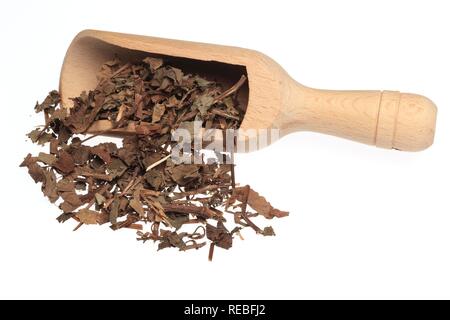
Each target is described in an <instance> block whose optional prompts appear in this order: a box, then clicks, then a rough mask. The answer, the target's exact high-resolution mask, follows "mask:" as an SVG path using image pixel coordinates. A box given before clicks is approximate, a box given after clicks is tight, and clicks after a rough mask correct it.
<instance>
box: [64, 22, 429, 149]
mask: <svg viewBox="0 0 450 320" xmlns="http://www.w3.org/2000/svg"><path fill="white" fill-rule="evenodd" d="M114 54H117V55H118V56H119V57H120V58H121V59H122V60H125V61H127V60H128V61H131V60H136V59H139V58H143V57H145V56H148V55H149V54H152V55H156V56H162V57H165V58H168V59H173V61H174V63H175V64H177V63H178V64H180V65H183V66H186V67H191V68H194V70H195V69H196V68H198V69H199V70H206V71H208V70H209V71H210V72H216V73H217V75H218V76H219V77H223V78H224V79H225V80H228V81H229V82H230V83H231V82H232V80H234V79H235V78H236V76H237V75H240V74H241V73H242V72H245V73H246V75H247V77H248V88H246V90H248V91H247V92H245V94H246V97H245V98H244V99H245V102H246V103H247V111H246V114H245V118H244V120H243V122H242V125H241V128H242V129H250V128H251V129H265V128H278V129H280V133H281V136H283V135H286V134H288V133H290V132H294V131H301V130H308V131H316V132H321V133H326V134H331V135H334V136H338V137H343V138H347V139H351V140H355V141H359V142H363V143H366V144H370V145H376V146H377V147H382V148H388V149H391V148H394V149H398V150H405V151H418V150H422V149H425V148H427V147H428V146H430V145H431V144H432V143H433V138H434V131H435V122H436V111H437V110H436V107H435V105H434V103H433V102H432V101H431V100H429V99H428V98H426V97H424V96H421V95H417V94H411V93H400V92H397V91H332V90H320V89H313V88H308V87H306V86H303V85H301V84H299V83H298V82H296V81H295V80H293V79H292V78H291V77H290V76H289V75H288V74H287V73H286V71H284V70H283V69H282V68H281V67H280V66H279V65H278V64H277V63H276V62H275V61H273V60H272V59H270V58H269V57H267V56H266V55H264V54H262V53H260V52H257V51H253V50H249V49H242V48H236V47H228V46H220V45H213V44H205V43H195V42H187V41H179V40H169V39H162V38H154V37H146V36H138V35H130V34H121V33H112V32H104V31H95V30H85V31H82V32H81V33H79V34H78V35H77V36H76V37H75V39H74V40H73V41H72V44H71V45H70V47H69V49H68V51H67V54H66V57H65V60H64V64H63V67H62V71H61V78H60V92H61V96H62V102H63V106H64V107H68V108H70V107H71V106H72V104H71V100H70V99H69V98H70V97H76V96H78V95H79V94H80V92H82V91H83V90H89V89H94V88H95V86H96V84H97V79H96V73H97V72H98V70H99V68H100V66H101V65H102V64H103V63H104V62H105V61H108V60H110V59H111V58H112V57H113V55H114ZM111 126H112V124H111V123H109V122H108V121H104V120H102V121H99V122H96V123H94V124H93V125H92V126H91V128H90V129H89V132H99V131H102V130H105V129H107V128H111ZM116 131H117V133H119V134H126V133H130V132H133V126H132V125H131V126H129V127H128V128H124V129H116Z"/></svg>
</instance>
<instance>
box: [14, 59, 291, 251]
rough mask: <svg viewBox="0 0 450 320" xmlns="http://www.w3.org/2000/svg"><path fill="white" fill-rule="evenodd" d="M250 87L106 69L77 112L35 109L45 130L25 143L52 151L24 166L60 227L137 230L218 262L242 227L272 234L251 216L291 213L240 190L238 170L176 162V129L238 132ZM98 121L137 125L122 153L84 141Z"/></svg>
mask: <svg viewBox="0 0 450 320" xmlns="http://www.w3.org/2000/svg"><path fill="white" fill-rule="evenodd" d="M245 81H246V77H245V75H242V77H241V78H240V80H239V81H238V82H237V83H235V84H234V85H233V86H232V87H229V88H224V87H223V85H221V84H220V83H217V82H213V81H208V80H206V79H203V78H201V77H200V76H198V75H193V74H186V73H184V72H183V70H180V69H178V68H175V67H172V66H169V65H165V64H164V61H163V60H162V59H158V58H153V57H148V58H146V59H144V60H142V61H141V62H138V63H134V64H133V63H121V62H120V61H119V60H118V59H114V60H112V61H108V62H106V63H105V64H104V65H103V66H102V68H101V70H100V72H99V74H98V85H97V87H96V88H95V90H93V91H89V92H82V93H81V94H80V96H78V97H75V98H73V99H72V101H73V107H72V108H71V109H65V108H62V107H61V106H60V102H61V99H60V96H59V94H58V92H57V91H52V92H50V93H49V95H48V96H47V97H46V98H45V99H44V101H43V102H42V103H37V104H36V106H35V111H36V112H42V113H44V115H45V124H44V126H43V127H42V128H38V129H35V130H32V131H31V132H30V133H28V134H27V136H28V137H29V138H30V139H31V141H32V142H34V143H37V144H39V145H48V146H49V151H48V152H40V153H39V154H38V155H37V156H32V155H31V154H29V155H27V156H26V157H25V159H24V160H23V162H22V164H21V166H23V167H26V168H27V169H28V172H29V174H30V176H31V177H32V178H33V180H34V181H35V182H36V183H38V182H39V183H41V188H42V192H43V194H44V196H46V197H47V198H48V199H49V200H50V201H51V202H52V203H56V204H57V205H58V206H59V208H60V209H61V211H62V213H61V215H60V216H59V217H58V218H57V219H58V221H59V222H65V221H67V220H70V219H72V220H75V221H76V222H77V223H78V224H77V226H76V227H75V230H77V229H78V228H80V227H81V226H82V225H103V224H109V226H110V228H111V229H113V230H118V229H122V228H130V229H135V230H137V239H138V240H140V241H143V242H146V241H147V240H152V241H155V242H158V250H161V249H165V248H178V249H179V250H181V251H186V250H190V249H199V248H201V247H203V246H205V245H206V243H207V242H209V244H210V245H209V248H210V249H209V259H212V255H213V252H214V247H215V246H217V247H220V248H224V249H229V248H231V247H232V245H233V238H234V237H235V236H236V235H237V236H239V237H241V234H240V230H241V229H242V228H246V227H249V228H252V229H254V230H255V232H256V233H258V234H261V235H264V236H272V235H275V232H274V230H273V229H272V227H270V226H266V227H264V228H263V229H261V228H260V227H258V226H257V225H256V224H255V223H254V222H253V221H252V218H253V217H255V216H262V217H264V218H267V219H272V218H273V217H277V218H280V217H284V216H286V215H288V213H287V212H285V211H280V210H278V209H275V208H274V207H272V205H271V204H270V203H269V202H268V201H267V200H266V199H265V198H264V197H262V196H260V195H259V194H258V193H257V192H256V191H254V190H253V189H251V188H250V187H249V186H243V187H236V183H235V181H234V168H233V166H234V164H230V163H220V162H212V163H210V162H209V161H208V162H206V161H205V160H203V158H201V162H200V163H194V164H192V163H189V164H185V163H177V162H176V161H174V159H172V158H171V149H172V147H173V146H174V144H175V142H174V141H172V139H171V134H172V132H173V131H174V130H175V129H177V128H185V129H187V130H188V131H189V132H192V131H193V128H194V121H200V122H201V124H202V126H203V127H204V128H206V129H220V130H225V129H237V128H238V127H239V125H240V123H241V121H242V119H243V116H244V110H245V106H241V105H240V104H239V102H238V100H237V99H236V97H237V93H238V91H239V89H240V87H241V86H242V85H243V84H244V83H245ZM99 120H104V121H108V122H109V123H110V124H111V125H110V129H111V130H112V129H115V128H121V127H127V126H130V125H133V126H134V128H135V131H136V134H133V135H127V136H125V137H123V138H122V146H117V145H116V144H115V143H113V142H108V143H100V144H97V145H95V146H92V145H89V144H88V143H87V141H88V140H89V139H91V138H92V137H93V136H90V137H88V138H84V137H83V136H82V135H83V134H85V133H86V131H87V130H88V129H89V128H90V126H92V124H93V123H94V122H96V121H99ZM102 133H108V132H107V130H105V131H104V132H100V134H102ZM83 138H84V140H82V139H83ZM225 156H226V155H225ZM229 156H230V155H228V157H229ZM231 156H232V155H231ZM227 219H228V220H229V221H228V220H227ZM227 221H228V222H227ZM230 223H234V224H235V226H234V228H233V229H231V230H229V229H228V228H227V227H226V226H225V224H228V225H230ZM189 230H190V231H189ZM241 238H242V237H241Z"/></svg>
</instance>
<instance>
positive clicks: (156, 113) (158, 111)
mask: <svg viewBox="0 0 450 320" xmlns="http://www.w3.org/2000/svg"><path fill="white" fill-rule="evenodd" d="M165 111H166V107H165V106H164V105H163V104H159V103H157V104H156V105H155V107H154V108H153V114H152V122H153V123H155V122H158V121H160V120H161V117H162V116H163V114H164V112H165Z"/></svg>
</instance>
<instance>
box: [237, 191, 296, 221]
mask: <svg viewBox="0 0 450 320" xmlns="http://www.w3.org/2000/svg"><path fill="white" fill-rule="evenodd" d="M244 188H245V187H240V188H236V189H235V192H236V194H239V193H240V192H243V190H244ZM247 204H248V205H249V206H250V207H252V208H253V209H254V210H255V211H256V212H258V213H259V214H260V215H262V216H264V217H265V218H267V219H272V218H273V217H277V218H282V217H286V216H287V215H289V212H287V211H281V210H278V209H275V208H274V207H272V205H271V204H270V203H269V202H268V201H267V200H266V198H264V197H263V196H260V195H259V193H257V192H256V191H254V190H253V189H251V188H250V192H249V195H248V200H247Z"/></svg>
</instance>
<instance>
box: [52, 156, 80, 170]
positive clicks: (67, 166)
mask: <svg viewBox="0 0 450 320" xmlns="http://www.w3.org/2000/svg"><path fill="white" fill-rule="evenodd" d="M53 167H54V168H56V169H58V170H59V171H61V172H62V173H65V174H68V173H71V172H72V171H73V170H74V169H75V163H74V161H73V158H72V156H71V155H70V154H69V153H68V152H67V151H61V152H60V153H59V154H58V159H57V160H56V161H55V162H54V163H53Z"/></svg>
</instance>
